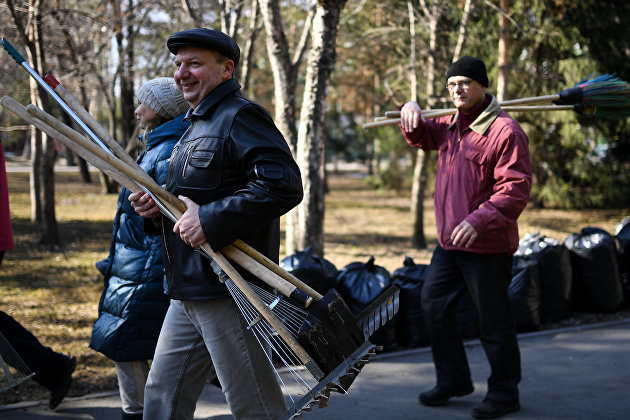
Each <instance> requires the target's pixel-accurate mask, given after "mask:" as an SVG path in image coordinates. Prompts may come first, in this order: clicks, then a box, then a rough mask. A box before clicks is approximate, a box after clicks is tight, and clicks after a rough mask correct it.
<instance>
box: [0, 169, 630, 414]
mask: <svg viewBox="0 0 630 420" xmlns="http://www.w3.org/2000/svg"><path fill="white" fill-rule="evenodd" d="M93 178H94V180H95V182H94V183H93V184H83V183H81V182H80V181H79V178H78V174H76V173H59V174H56V216H57V220H58V223H59V232H60V236H61V238H62V239H63V244H62V246H61V249H59V250H54V251H51V250H48V249H47V248H45V247H44V246H41V245H38V244H37V239H38V237H39V233H40V231H39V227H38V226H37V225H35V224H33V223H31V222H30V221H29V218H30V198H29V194H28V174H26V173H9V174H8V179H9V191H10V204H11V215H12V224H13V230H14V239H15V242H16V247H15V248H14V249H13V250H10V251H8V252H7V253H6V255H5V259H4V262H3V263H2V266H1V267H0V302H1V304H0V309H2V310H4V311H5V312H8V313H9V314H11V315H12V316H14V317H15V318H16V319H18V320H19V321H20V322H21V323H23V324H24V325H25V326H27V327H28V328H29V329H30V330H31V331H32V332H33V333H34V334H35V335H36V336H37V337H38V338H39V339H40V340H41V341H42V343H44V344H45V345H47V346H50V347H52V348H53V349H54V350H56V351H61V352H64V353H68V354H72V355H75V356H76V357H77V359H78V363H77V370H76V372H75V375H74V377H73V384H72V387H71V389H70V392H69V394H68V395H69V396H80V395H84V394H87V393H92V392H98V391H105V390H112V389H116V377H115V372H114V367H113V363H112V362H111V361H110V360H108V359H107V358H105V357H104V356H103V355H101V354H100V353H97V352H95V351H93V350H91V349H90V348H89V347H88V343H89V340H90V335H91V329H92V325H93V323H94V321H95V319H96V316H97V308H98V301H99V298H100V293H101V290H102V286H103V284H102V277H101V276H100V275H99V273H98V272H97V270H96V268H95V267H94V262H96V261H98V260H100V259H103V258H105V257H106V256H107V251H108V248H109V243H110V242H109V241H110V236H111V222H112V218H113V216H114V213H115V210H116V200H117V195H115V194H109V195H103V194H101V193H100V192H99V191H100V186H99V185H98V182H97V181H96V179H97V177H96V176H94V177H93ZM328 185H329V193H328V195H327V197H326V218H325V236H324V237H325V255H324V257H325V258H327V259H328V260H329V261H330V262H332V263H333V264H334V265H335V266H336V267H337V268H338V269H341V268H343V267H344V266H345V265H346V264H349V263H351V262H355V261H361V262H366V261H367V260H368V259H369V258H370V257H372V256H374V258H375V263H376V264H377V265H381V266H383V267H385V268H386V269H387V270H388V271H389V272H390V273H392V272H393V271H394V270H395V269H397V268H399V267H402V264H403V260H404V258H405V256H410V257H412V258H413V259H414V261H415V262H416V263H428V262H429V259H430V256H431V252H432V248H433V247H434V246H435V244H436V230H435V224H434V223H435V222H434V217H433V209H432V201H431V200H427V201H426V202H425V235H426V239H427V242H428V245H429V248H428V249H425V250H416V249H413V248H412V247H411V241H410V235H411V231H412V220H411V218H410V215H409V203H410V199H409V191H407V190H405V191H378V190H374V189H373V188H371V187H369V186H367V185H366V184H365V183H364V182H363V180H362V179H361V177H360V176H357V175H356V174H330V175H329V177H328ZM629 214H630V209H615V210H583V211H575V210H571V211H565V210H549V209H536V208H533V207H528V208H527V209H526V210H525V212H524V213H523V215H522V217H521V219H520V230H521V237H522V236H523V235H524V234H526V233H535V232H540V233H542V234H544V235H546V236H549V237H552V238H555V239H558V240H560V241H562V240H564V239H565V238H566V237H567V236H568V235H569V234H571V233H573V232H579V231H580V230H581V229H582V228H583V227H586V226H596V227H600V228H603V229H605V230H607V231H608V232H610V233H614V230H615V226H616V225H617V224H618V223H619V222H620V221H621V220H622V219H623V218H624V217H625V216H627V215H629ZM280 255H281V258H282V257H283V256H285V255H286V254H285V252H284V247H283V246H282V248H281V253H280ZM617 316H628V312H627V311H626V312H623V313H622V314H620V315H617ZM591 319H592V320H593V321H597V320H600V319H602V318H601V317H600V316H597V317H594V318H593V317H591ZM47 398H48V395H47V393H46V391H45V390H43V389H42V388H41V387H39V386H38V385H37V384H35V383H34V382H33V381H30V380H29V381H26V382H24V383H23V384H21V385H19V386H18V387H16V388H14V389H12V390H9V391H6V392H4V393H0V405H4V404H10V403H16V402H20V401H31V400H39V399H47Z"/></svg>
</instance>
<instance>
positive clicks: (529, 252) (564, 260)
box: [514, 233, 573, 324]
mask: <svg viewBox="0 0 630 420" xmlns="http://www.w3.org/2000/svg"><path fill="white" fill-rule="evenodd" d="M514 258H522V259H528V260H532V261H534V262H535V264H536V266H537V268H538V270H537V271H538V280H539V284H540V301H541V302H540V321H541V323H543V324H544V323H549V322H559V321H561V320H563V319H566V318H568V317H570V316H571V315H572V314H573V302H572V294H571V293H572V285H573V279H572V275H573V272H572V268H571V255H570V253H569V250H568V249H567V247H566V246H564V244H562V243H560V242H559V241H558V240H557V239H553V238H549V237H547V236H544V235H541V234H540V233H536V234H527V235H525V236H524V237H523V238H522V239H521V241H520V242H519V246H518V250H517V251H516V253H515V254H514Z"/></svg>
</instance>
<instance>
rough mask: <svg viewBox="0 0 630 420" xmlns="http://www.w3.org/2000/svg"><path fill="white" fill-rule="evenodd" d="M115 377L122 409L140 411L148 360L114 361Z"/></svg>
mask: <svg viewBox="0 0 630 420" xmlns="http://www.w3.org/2000/svg"><path fill="white" fill-rule="evenodd" d="M115 364H116V377H117V378H118V389H119V390H120V400H121V402H122V410H123V411H124V412H125V413H129V414H135V413H142V409H143V407H144V386H145V385H146V383H147V376H148V375H149V361H148V360H135V361H133V362H115Z"/></svg>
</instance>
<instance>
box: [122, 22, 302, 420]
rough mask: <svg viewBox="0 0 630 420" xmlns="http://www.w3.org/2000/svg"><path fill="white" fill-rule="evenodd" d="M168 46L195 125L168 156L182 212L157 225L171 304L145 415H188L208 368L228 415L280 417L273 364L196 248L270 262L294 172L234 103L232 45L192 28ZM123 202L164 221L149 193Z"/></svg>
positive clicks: (264, 123)
mask: <svg viewBox="0 0 630 420" xmlns="http://www.w3.org/2000/svg"><path fill="white" fill-rule="evenodd" d="M167 46H168V48H169V50H170V51H171V52H172V53H173V54H175V64H176V66H177V70H176V71H175V75H174V77H175V81H176V82H177V85H178V88H179V89H180V90H181V91H182V93H183V94H184V98H185V99H186V101H188V103H189V104H190V106H191V107H192V109H191V110H190V111H189V112H188V114H187V118H189V119H190V122H191V126H190V129H189V130H188V131H187V132H186V133H185V134H184V136H183V137H182V138H181V140H180V141H179V142H178V143H177V145H176V146H175V148H174V150H173V154H172V155H171V161H170V164H169V173H168V180H167V185H166V189H167V190H168V191H170V192H171V193H173V194H174V195H177V196H179V197H180V198H181V199H182V200H183V201H184V202H185V203H186V206H187V208H188V209H187V211H186V212H185V213H184V215H183V216H182V217H181V218H180V220H179V221H178V222H177V223H175V224H174V225H173V223H172V222H171V221H170V220H168V219H167V218H166V217H162V218H161V223H160V225H161V229H162V232H161V233H162V237H163V249H164V260H165V261H164V262H165V267H166V277H167V284H168V293H169V296H170V297H171V305H170V307H169V310H168V313H167V315H166V319H165V320H164V324H163V327H162V331H161V333H160V338H159V341H158V345H157V348H156V352H155V356H154V361H153V365H152V367H151V371H150V373H149V379H148V382H147V386H146V390H145V410H144V416H145V417H144V418H145V419H152V420H153V419H171V418H178V419H180V418H181V419H188V418H190V419H192V418H193V415H194V408H195V404H196V401H197V398H198V397H199V394H200V393H201V390H202V388H203V385H204V383H205V380H206V378H207V374H208V372H209V370H210V369H211V363H214V367H215V369H216V373H217V377H218V379H219V381H220V382H221V385H222V387H223V392H224V393H225V396H226V399H227V402H228V405H229V407H230V410H231V411H232V414H233V416H234V417H235V418H237V419H246V418H247V419H250V418H251V419H265V418H269V419H271V418H277V417H278V416H280V415H281V414H283V413H284V411H285V410H286V405H285V402H284V397H283V395H282V392H281V389H280V387H279V385H278V383H277V380H276V377H275V374H274V372H273V369H272V366H271V364H270V362H269V360H268V358H267V356H266V355H265V353H264V351H263V350H262V348H261V347H260V345H259V344H258V343H257V341H256V339H255V337H254V335H253V334H252V333H251V332H249V331H247V330H246V325H245V322H244V319H243V317H242V316H241V315H240V313H239V311H238V308H237V307H236V304H235V302H234V300H233V299H232V298H231V297H230V295H229V293H228V290H227V288H226V287H225V285H224V284H223V283H221V282H219V280H218V279H217V276H216V275H215V274H214V272H213V270H212V268H211V267H210V263H209V261H208V260H207V259H205V258H204V257H202V256H201V255H200V254H199V253H198V252H195V251H194V248H195V247H197V246H199V245H201V244H203V243H205V242H208V243H209V244H210V245H211V247H212V248H213V249H215V250H220V249H221V248H223V247H224V246H226V245H228V244H230V243H232V242H233V241H234V240H235V239H242V240H243V241H244V242H246V243H248V244H249V245H251V246H252V247H254V248H256V249H257V250H258V251H260V252H261V253H263V254H264V255H266V256H267V257H268V258H270V259H271V260H274V261H276V262H277V261H278V253H279V244H280V228H279V217H280V216H281V215H282V214H284V213H286V212H287V211H289V210H290V209H291V208H293V207H294V206H296V205H297V204H298V203H299V202H300V200H301V199H302V194H303V192H302V184H301V177H300V171H299V168H298V166H297V164H296V163H295V161H294V160H293V157H292V155H291V152H290V150H289V148H288V146H287V144H286V141H285V140H284V138H283V137H282V135H281V133H280V132H279V131H278V129H277V128H276V126H275V124H274V123H273V121H272V119H271V117H270V116H269V114H268V113H267V112H266V111H265V110H264V109H263V108H262V107H260V106H259V105H257V104H255V103H253V102H251V101H249V100H247V99H245V98H243V97H242V96H241V95H240V93H239V89H240V86H239V84H238V82H237V81H236V79H234V78H233V72H234V67H235V66H236V65H237V64H238V60H239V55H240V52H239V48H238V45H237V44H236V43H235V42H234V40H232V39H231V38H230V37H228V36H227V35H225V34H223V33H222V32H220V31H216V30H211V29H206V28H196V29H191V30H186V31H181V32H177V33H175V34H173V35H171V36H170V37H169V39H168V41H167ZM129 199H130V200H131V201H132V205H133V206H134V208H135V209H136V211H137V212H138V213H139V214H140V215H142V216H143V217H145V218H151V217H157V216H158V215H159V213H158V209H157V208H156V207H155V204H154V203H153V200H152V199H151V198H150V197H149V196H148V195H145V194H142V193H136V194H133V195H131V196H130V197H129Z"/></svg>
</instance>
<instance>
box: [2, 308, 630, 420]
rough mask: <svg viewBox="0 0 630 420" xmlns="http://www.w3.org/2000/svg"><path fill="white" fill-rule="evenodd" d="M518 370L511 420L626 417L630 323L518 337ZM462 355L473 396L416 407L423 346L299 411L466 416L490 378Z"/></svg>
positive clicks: (472, 352)
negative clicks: (517, 404)
mask: <svg viewBox="0 0 630 420" xmlns="http://www.w3.org/2000/svg"><path fill="white" fill-rule="evenodd" d="M519 341H520V348H521V357H522V365H523V380H522V382H521V387H520V392H521V404H522V409H521V411H519V412H517V413H513V414H510V415H507V416H505V417H504V418H505V419H512V420H531V419H540V420H542V419H544V420H628V419H630V320H626V321H620V322H612V323H606V324H599V325H596V326H590V327H588V328H574V329H563V330H555V331H545V332H540V333H530V334H522V335H520V337H519ZM467 352H468V357H469V361H470V364H471V370H472V372H473V380H474V384H475V392H474V393H473V394H471V395H468V396H466V397H463V398H457V399H454V400H452V402H451V403H450V404H449V405H447V406H444V407H436V408H434V407H425V406H422V405H420V404H419V403H418V402H417V396H418V393H419V392H420V391H424V390H427V389H430V388H432V387H433V385H434V381H435V379H434V378H435V375H434V369H433V364H432V361H431V354H430V352H429V351H428V349H426V348H422V349H415V350H407V351H403V352H395V353H385V354H381V355H378V356H377V357H376V358H375V359H373V361H372V362H371V363H369V364H368V365H367V366H365V367H364V368H363V371H362V372H361V374H360V375H359V376H358V378H357V380H356V381H355V383H354V384H353V385H352V387H351V388H350V391H349V394H348V395H338V394H333V395H332V396H331V399H330V403H329V406H328V407H327V408H315V409H314V410H313V411H312V412H310V413H304V414H303V416H302V419H303V420H309V419H314V420H333V419H334V420H339V419H343V420H371V419H386V420H403V419H404V420H407V419H422V420H451V419H453V420H455V419H470V418H471V417H470V416H469V412H470V410H471V408H472V407H473V406H474V405H476V404H477V403H479V402H480V401H481V400H482V399H483V397H484V394H485V391H486V378H487V376H488V374H489V370H488V366H487V363H486V359H485V355H484V353H483V350H482V349H481V347H480V346H479V343H478V341H472V342H469V343H468V345H467ZM231 418H232V417H231V415H230V414H229V411H228V409H227V406H226V404H225V402H224V399H223V395H222V394H221V393H220V391H219V390H218V389H217V388H215V387H213V386H212V385H208V386H206V388H205V390H204V392H203V394H202V397H201V399H200V401H199V404H198V405H197V411H196V413H195V419H213V420H228V419H231ZM0 419H12V420H53V419H96V420H110V419H111V420H118V419H120V398H119V396H118V394H117V393H107V394H100V395H90V396H87V397H81V398H67V399H66V400H64V401H63V402H62V403H61V405H60V406H59V407H58V408H57V410H56V411H51V410H48V409H47V408H46V406H45V402H40V403H39V404H33V403H31V404H25V405H22V406H9V407H0Z"/></svg>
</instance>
